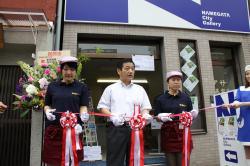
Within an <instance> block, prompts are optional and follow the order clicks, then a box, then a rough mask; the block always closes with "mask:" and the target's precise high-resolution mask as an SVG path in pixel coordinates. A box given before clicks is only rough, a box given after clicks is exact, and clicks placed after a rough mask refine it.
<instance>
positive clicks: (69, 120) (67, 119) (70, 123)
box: [60, 111, 77, 128]
mask: <svg viewBox="0 0 250 166" xmlns="http://www.w3.org/2000/svg"><path fill="white" fill-rule="evenodd" d="M60 123H61V126H62V127H63V128H65V127H75V126H76V124H77V117H76V115H75V114H74V113H72V112H69V111H67V112H64V113H62V115H61V118H60Z"/></svg>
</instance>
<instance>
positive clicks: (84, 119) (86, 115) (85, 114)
mask: <svg viewBox="0 0 250 166" xmlns="http://www.w3.org/2000/svg"><path fill="white" fill-rule="evenodd" d="M80 118H81V121H82V122H87V121H88V120H89V113H88V112H82V113H81V114H80Z"/></svg>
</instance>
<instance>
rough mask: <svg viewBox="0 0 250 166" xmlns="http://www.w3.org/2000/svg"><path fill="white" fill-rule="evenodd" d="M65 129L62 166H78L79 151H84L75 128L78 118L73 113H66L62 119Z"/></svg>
mask: <svg viewBox="0 0 250 166" xmlns="http://www.w3.org/2000/svg"><path fill="white" fill-rule="evenodd" d="M60 123H61V126H62V127H63V137H62V161H61V166H69V165H70V163H71V165H73V166H78V165H79V164H78V157H77V152H76V150H77V149H82V146H81V143H80V141H79V135H76V131H75V126H76V125H77V117H76V115H75V114H74V113H72V112H69V111H67V112H64V113H62V115H61V118H60ZM70 158H71V162H70Z"/></svg>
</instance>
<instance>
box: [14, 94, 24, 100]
mask: <svg viewBox="0 0 250 166" xmlns="http://www.w3.org/2000/svg"><path fill="white" fill-rule="evenodd" d="M13 96H15V97H16V98H17V99H18V100H21V98H22V96H20V95H17V94H13Z"/></svg>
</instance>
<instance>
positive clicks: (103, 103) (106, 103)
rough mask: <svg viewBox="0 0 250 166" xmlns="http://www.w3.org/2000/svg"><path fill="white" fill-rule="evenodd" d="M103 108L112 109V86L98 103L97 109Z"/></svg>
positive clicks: (105, 91)
mask: <svg viewBox="0 0 250 166" xmlns="http://www.w3.org/2000/svg"><path fill="white" fill-rule="evenodd" d="M101 108H107V109H109V110H110V108H111V88H110V87H107V88H106V89H105V90H104V92H103V94H102V96H101V98H100V100H99V103H98V105H97V109H101Z"/></svg>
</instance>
